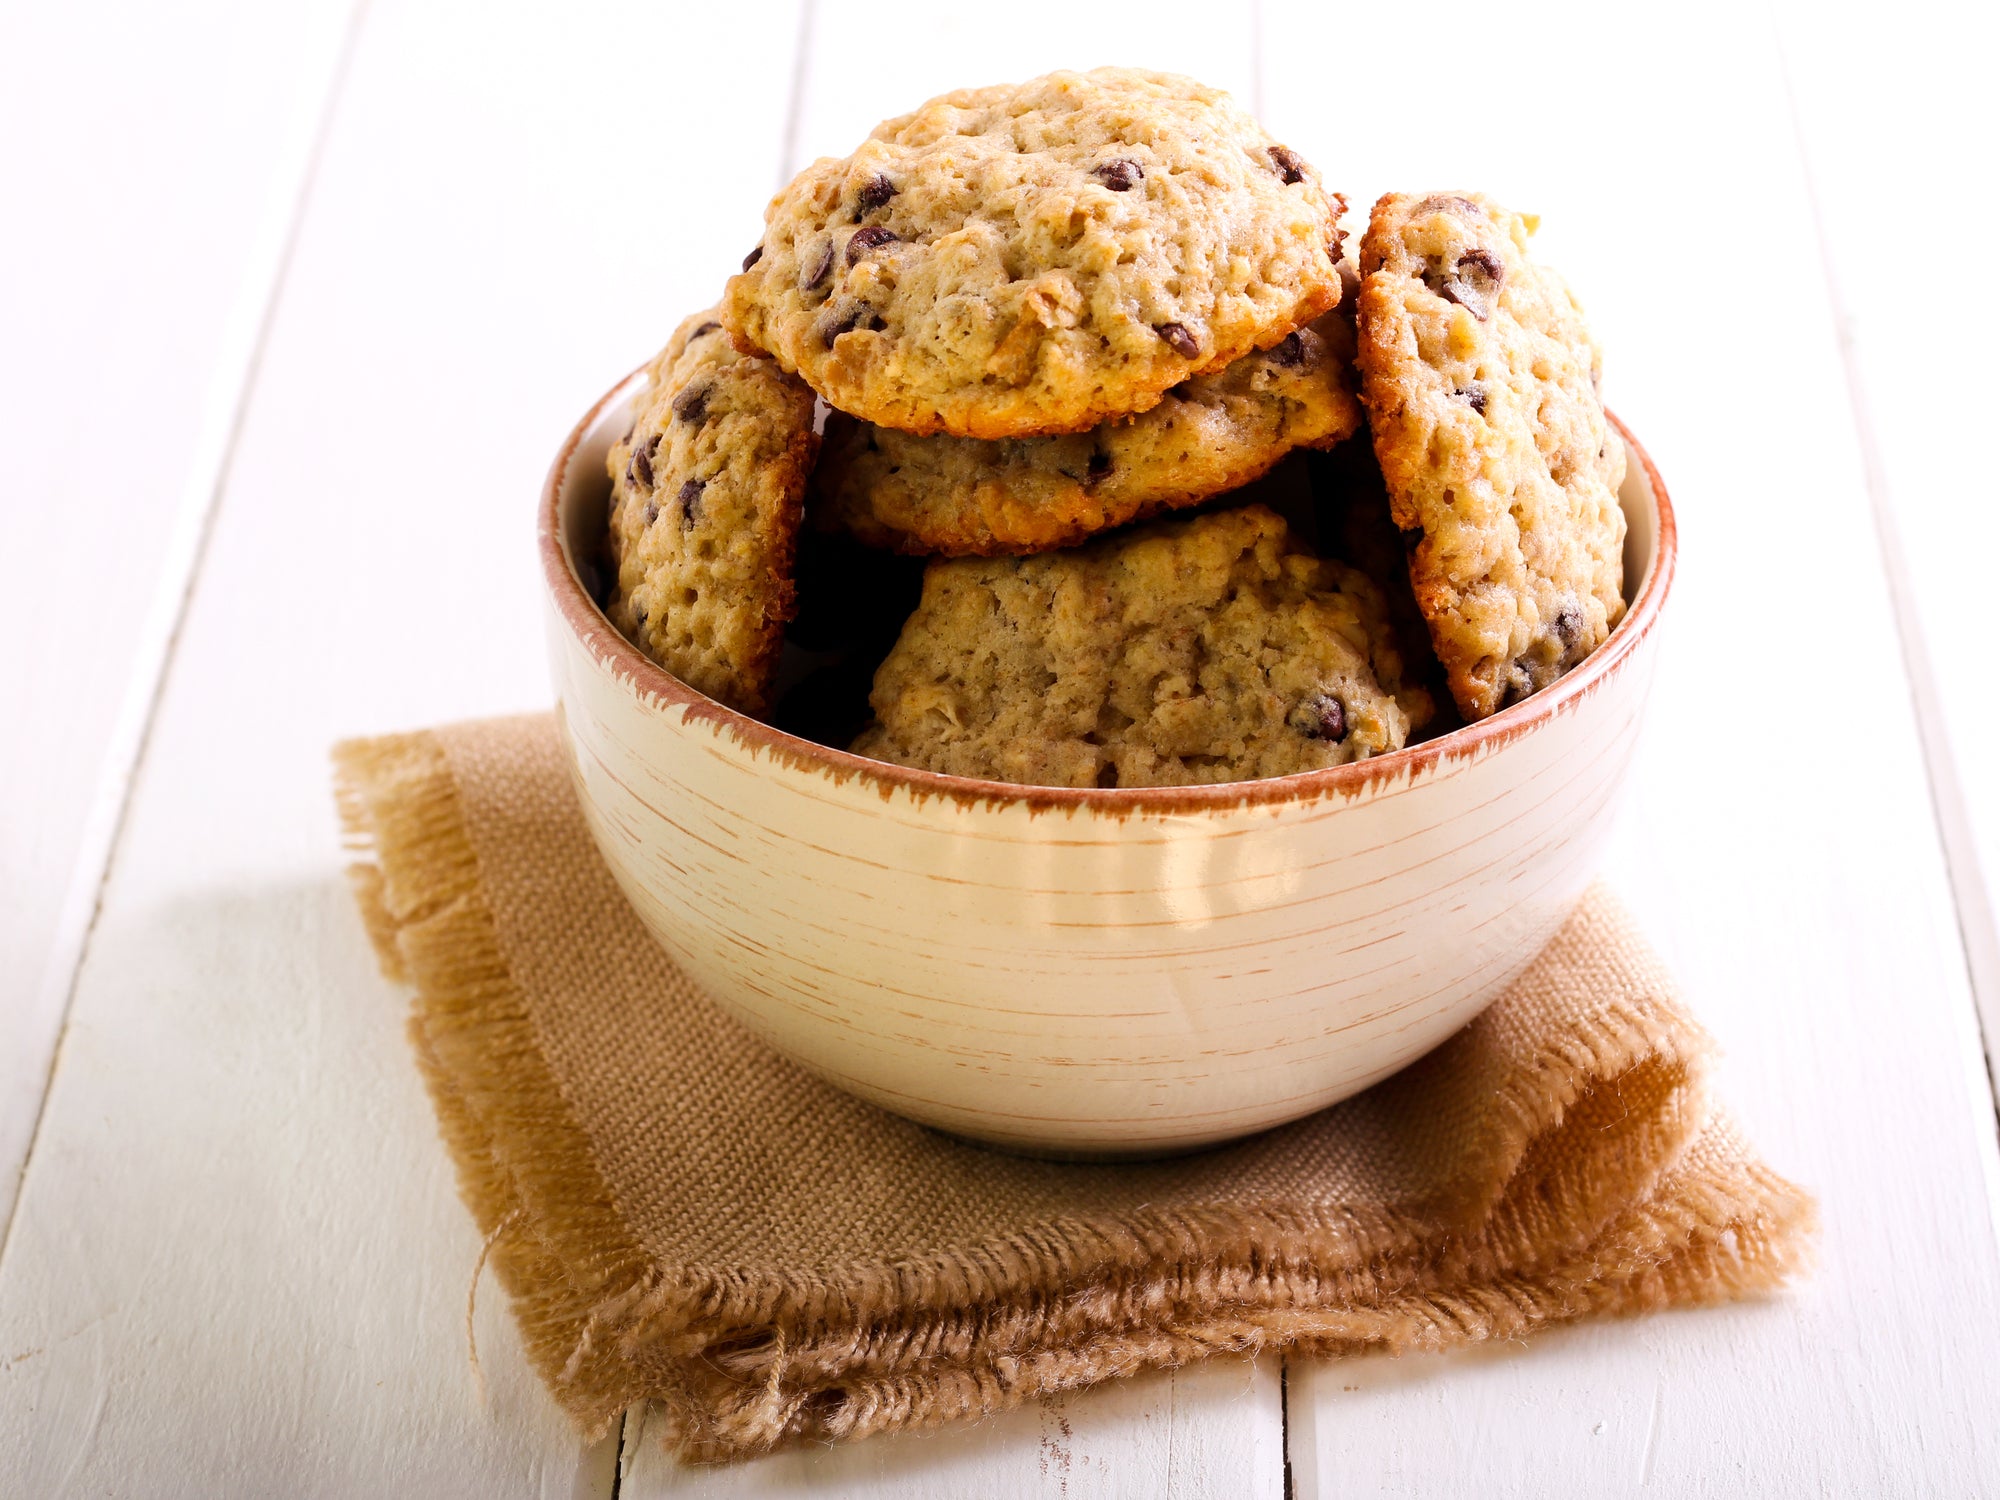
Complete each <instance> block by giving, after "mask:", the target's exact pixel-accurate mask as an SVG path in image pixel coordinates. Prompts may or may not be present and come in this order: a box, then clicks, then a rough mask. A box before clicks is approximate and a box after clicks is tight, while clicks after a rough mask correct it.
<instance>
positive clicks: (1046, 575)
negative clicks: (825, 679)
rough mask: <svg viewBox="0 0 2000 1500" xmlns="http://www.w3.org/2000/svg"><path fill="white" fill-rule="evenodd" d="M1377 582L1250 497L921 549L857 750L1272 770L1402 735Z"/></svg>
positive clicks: (1158, 773) (1189, 779)
mask: <svg viewBox="0 0 2000 1500" xmlns="http://www.w3.org/2000/svg"><path fill="white" fill-rule="evenodd" d="M1401 679H1402V663H1401V661H1400V659H1399V658H1398V656H1397V652H1396V646H1395V640H1394V636H1393V634H1392V632H1391V631H1390V629H1389V627H1388V624H1387V621H1386V619H1385V616H1384V607H1383V603H1382V600H1381V597H1380V595H1379V593H1378V592H1377V591H1376V589H1375V587H1374V585H1372V584H1371V583H1369V581H1368V580H1367V579H1366V578H1364V577H1363V576H1362V575H1361V574H1359V573H1358V572H1356V571H1354V570H1353V569H1351V568H1348V567H1345V566H1343V565H1341V564H1339V563H1334V562H1329V561H1326V560H1324V559H1321V558H1319V557H1316V556H1314V555H1312V554H1311V553H1309V552H1306V551H1305V550H1303V549H1302V548H1301V547H1299V546H1298V544H1297V543H1296V542H1295V541H1294V540H1293V538H1292V537H1291V536H1290V535H1289V533H1288V532H1287V529H1286V526H1285V523H1284V522H1283V521H1282V520H1281V519H1279V517H1278V516H1277V515H1276V514H1274V513H1273V512H1272V511H1270V510H1267V509H1266V508H1264V507H1263V506H1261V505H1251V506H1245V507H1243V508H1241V509H1237V510H1224V511H1216V512H1213V513H1211V514H1206V515H1199V516H1190V517H1184V518H1177V519H1175V520H1171V521H1159V522H1154V523H1153V524H1151V525H1149V526H1144V527H1140V528H1138V529H1137V530H1134V531H1129V532H1120V533H1118V534H1116V535H1114V536H1110V537H1104V538H1100V539H1099V540H1097V541H1095V542H1091V543H1089V544H1088V545H1086V546H1084V547H1081V548H1078V549H1075V550H1073V551H1067V552H1048V553H1042V554H1039V555H1037V556H1033V557H999V558H955V559H951V560H947V561H936V562H932V563H931V564H930V565H929V567H928V568H926V570H925V573H924V591H923V599H922V601H921V603H920V604H919V605H918V607H917V610H916V613H915V614H913V615H912V616H911V617H910V619H909V621H908V623H907V624H905V625H904V627H903V633H902V635H901V637H900V638H899V639H898V641H897V643H896V646H895V649H894V650H892V651H891V652H890V653H889V656H888V659H887V660H886V661H884V662H883V664H882V666H881V669H880V670H879V671H878V672H877V673H876V674H875V690H874V693H873V694H872V696H871V700H870V701H871V702H872V703H873V705H874V709H875V715H876V720H877V722H876V724H875V725H874V726H873V727H871V728H870V729H868V730H867V731H865V732H864V733H863V734H862V736H861V737H860V738H859V739H858V740H856V741H855V744H854V749H855V751H856V752H857V753H859V754H862V755H869V756H874V757H875V758H876V759H878V760H888V761H895V762H898V763H900V764H902V765H908V766H919V767H922V768H925V769H928V770H932V771H942V772H946V773H948V774H951V775H957V776H975V777H982V778H985V779H988V780H995V781H1012V782H1023V783H1028V784H1031V785H1037V786H1078V787H1089V786H1099V787H1111V786H1125V787H1133V786H1183V785H1189V784H1193V783H1201V782H1218V781H1238V780H1246V779H1248V778H1251V777H1256V776H1283V775H1287V774H1289V773H1291V772H1294V771H1309V770H1316V769H1319V768H1320V767H1323V766H1337V765H1341V764H1343V763H1344V762H1347V761H1351V760H1359V759H1361V758H1362V757H1364V756H1368V755H1376V754H1380V753H1382V752H1384V751H1388V750H1394V749H1397V748H1399V747H1400V746H1401V745H1402V744H1403V742H1404V740H1405V738H1406V737H1407V735H1408V732H1409V717H1408V715H1407V714H1406V712H1405V711H1404V709H1403V707H1402V706H1401V705H1400V704H1399V703H1398V702H1397V699H1396V696H1395V695H1396V692H1397V690H1398V689H1399V688H1401V687H1402V685H1403V684H1402V680H1401Z"/></svg>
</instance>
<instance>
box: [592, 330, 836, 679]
mask: <svg viewBox="0 0 2000 1500" xmlns="http://www.w3.org/2000/svg"><path fill="white" fill-rule="evenodd" d="M648 373H649V374H650V376H651V378H652V383H651V385H649V386H648V387H647V388H646V390H645V391H644V392H643V393H642V394H641V395H640V396H639V398H638V400H637V402H636V418H635V420H634V422H633V425H632V430H631V431H630V432H629V433H627V434H626V436H625V437H624V438H623V439H622V440H621V441H620V442H619V443H618V444H617V445H616V446H615V447H613V448H612V450H611V453H610V455H609V457H608V458H607V460H606V462H607V464H608V466H609V467H610V470H611V480H612V496H611V525H610V539H611V557H612V562H613V565H614V570H615V575H616V576H615V581H614V583H613V585H612V589H611V597H610V600H609V603H608V606H607V613H608V614H609V615H610V617H611V622H612V623H613V624H614V625H616V626H617V627H618V629H619V630H620V631H622V632H623V633H624V635H625V636H626V638H627V639H629V640H630V641H631V642H632V643H633V644H634V645H636V646H638V647H639V649H640V650H642V651H644V652H645V653H646V654H647V655H648V656H650V657H651V658H652V659H653V660H654V661H656V662H658V663H659V664H660V665H661V666H663V667H665V668H666V669H667V670H668V671H669V672H672V673H673V674H674V675H675V676H676V677H678V678H680V679H681V681H683V682H685V683H687V684H688V686H690V687H692V688H696V689H698V690H699V691H701V692H704V693H706V694H708V696H709V697H711V698H713V699H715V700H716V701H717V702H719V703H726V704H728V705H729V706H730V707H732V708H736V709H741V710H742V711H743V712H745V713H750V714H761V713H763V712H765V711H766V710H767V709H768V708H769V706H770V698H771V686H772V682H773V680H774V678H775V676H776V672H777V664H778V653H779V650H780V647H781V645H782V642H783V633H784V627H785V622H786V621H787V620H789V619H790V618H791V616H792V605H793V585H792V559H793V555H794V552H795V550H796V548H797V545H798V534H799V523H800V520H801V517H802V515H803V512H804V506H805V487H806V478H807V475H808V474H809V473H810V472H811V470H812V464H813V455H814V454H815V453H816V452H817V450H818V446H819V439H818V438H817V437H815V436H814V434H813V395H812V392H811V391H809V390H807V389H806V387H805V386H804V385H803V384H801V383H800V382H799V380H798V379H796V378H795V377H793V376H791V375H787V374H786V373H785V372H784V371H783V370H781V369H779V368H778V366H777V365H776V364H775V363H773V362H772V361H771V360H768V359H762V358H753V357H751V356H748V355H744V354H741V353H739V352H738V351H737V349H736V346H735V345H734V343H733V342H731V340H730V337H729V335H728V334H727V333H726V332H725V331H724V330H723V328H722V325H721V324H720V322H718V321H717V320H716V318H715V316H714V314H713V312H708V313H697V314H696V315H695V316H694V317H692V318H689V319H688V320H687V321H686V322H685V323H683V324H681V326H680V327H679V328H678V329H676V330H675V331H674V336H673V338H672V340H670V341H669V342H668V344H667V347H666V348H665V349H663V350H661V351H660V354H659V357H658V358H656V359H655V360H654V361H653V363H652V366H651V369H650V370H649V372H648Z"/></svg>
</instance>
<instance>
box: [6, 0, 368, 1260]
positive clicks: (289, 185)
mask: <svg viewBox="0 0 2000 1500" xmlns="http://www.w3.org/2000/svg"><path fill="white" fill-rule="evenodd" d="M368 5H369V0H352V3H351V4H350V5H349V8H348V14H347V21H346V26H345V29H344V30H343V32H342V35H341V41H340V45H339V47H338V48H336V49H335V50H334V53H333V61H332V64H331V66H330V67H328V68H327V70H326V73H325V76H324V81H323V83H322V87H321V90H320V92H319V93H318V94H317V95H314V94H310V93H309V94H307V95H306V97H307V98H316V99H317V100H318V104H317V107H316V108H314V109H312V110H311V111H307V110H303V109H302V110H300V111H299V112H298V114H297V115H296V116H295V117H294V119H295V122H309V123H308V124H305V125H304V128H300V129H298V131H297V139H296V141H295V143H294V147H293V149H292V150H291V151H289V152H288V158H289V159H288V160H286V162H285V165H284V167H283V168H282V169H281V170H280V171H279V172H277V173H275V174H273V175H274V183H275V185H274V189H273V191H272V192H271V194H270V195H269V198H268V199H267V202H268V204H269V205H271V206H270V207H269V208H267V210H266V213H265V215H264V217H263V220H262V222H261V223H260V225H259V228H258V231H257V234H258V239H259V241H261V242H262V243H261V244H260V246H259V248H258V253H257V254H255V255H253V256H252V257H251V260H250V267H249V270H248V272H247V274H246V275H245V277H244V283H243V291H242V292H241V293H239V295H238V297H237V299H236V301H235V304H234V305H233V306H232V308H231V311H230V313H229V317H228V324H227V325H226V328H225V335H224V342H223V355H222V358H221V359H220V360H219V361H218V362H217V365H216V374H215V375H214V376H213V377H212V379H211V399H210V401H209V402H208V403H207V408H206V409H207V416H206V417H205V418H204V426H205V428H206V429H207V430H206V431H204V432H203V434H202V436H201V440H200V443H199V445H198V446H197V448H196V450H195V458H194V461H193V463H192V464H191V465H190V466H189V471H188V480H187V484H186V486H185V487H184V489H183V491H182V496H181V502H180V506H179V509H178V513H177V514H176V516H175V519H174V527H173V531H172V532H171V533H170V535H169V537H168V540H167V546H166V554H165V559H164V562H163V565H162V567H161V570H160V581H159V584H158V586H157V587H156V589H155V590H154V595H153V601H152V604H151V606H150V607H149V608H148V611H147V618H146V623H145V626H144V628H143V629H142V630H141V631H140V633H139V640H140V642H141V644H140V648H139V653H138V659H137V660H136V661H135V662H134V663H133V667H132V674H131V676H130V677H129V678H128V679H127V683H126V690H125V693H124V697H123V701H122V702H121V703H120V705H119V711H118V718H117V721H116V723H115V725H114V728H113V731H112V734H111V738H110V743H109V744H108V746H107V747H106V750H105V754H104V759H103V762H102V769H101V771H100V772H99V776H98V790H97V793H96V795H95V796H94V797H93V799H92V803H91V810H90V814H89V817H88V820H87V821H86V823H85V828H84V836H83V839H82V843H81V847H80V848H79V850H78V853H77V860H76V864H75V865H74V866H73V867H72V871H71V876H70V883H69V889H68V892H67V893H66V895H65V897H64V901H63V907H62V912H61V915H60V917H59V920H58V925H57V929H56V930H57V934H58V936H57V940H56V943H55V946H54V950H53V951H52V953H51V954H50V958H49V962H48V966H47V969H46V971H45V975H44V980H43V984H42V988H41V992H40V995H39V997H38V1000H37V1007H36V1008H37V1011H38V1012H39V1013H41V1014H45V1015H48V1016H50V1017H52V1018H53V1021H54V1024H53V1026H52V1027H51V1028H50V1033H49V1034H50V1036H51V1043H50V1045H49V1048H48V1061H47V1064H46V1065H45V1066H44V1067H43V1069H42V1070H41V1072H42V1079H41V1094H40V1098H39V1099H38V1100H37V1102H36V1106H35V1118H34V1123H33V1125H32V1127H31V1128H30V1130H29V1132H28V1140H27V1148H26V1149H25V1150H24V1151H23V1152H22V1153H21V1160H20V1163H19V1165H18V1166H17V1167H15V1168H14V1170H13V1171H12V1172H11V1173H10V1175H9V1177H8V1179H7V1182H6V1186H5V1198H6V1202H5V1217H6V1223H5V1228H4V1231H0V1265H5V1263H6V1258H7V1252H8V1251H9V1250H10V1249H11V1248H12V1247H13V1243H14V1221H15V1217H16V1214H17V1211H18V1209H19V1207H20V1201H21V1190H22V1188H23V1187H24V1186H25V1184H26V1182H27V1179H28V1169H29V1167H30V1165H31V1164H32V1163H33V1161H34V1157H35V1147H36V1146H37V1144H39V1142H40V1139H41V1132H42V1122H43V1120H44V1119H45V1118H46V1116H47V1112H48V1100H49V1095H50V1093H51V1091H52V1090H53V1088H54V1085H55V1075H56V1071H57V1069H58V1067H59V1066H60V1060H61V1057H62V1050H63V1040H64V1038H65V1036H66V1035H67V1033H68V1030H69V1014H70V1007H71V1005H72V1004H73V1003H74V1001H75V999H76V990H77V984H78V981H79V980H80V978H81V976H82V973H83V968H84V964H85V962H86V961H87V960H88V958H89V956H90V944H91V940H92V939H93V938H94V937H95V935H96V932H97V923H98V919H99V918H100V917H101V916H102V914H103V911H104V896H105V892H106V889H107V888H108V887H109V885H110V882H111V872H112V869H113V868H114V866H115V864H116V862H117V853H118V845H119V843H120V841H121V840H122V839H123V837H124V833H125V825H126V822H127V820H128V819H129V817H130V815H131V809H132V801H133V796H134V793H135V789H136V788H137V786H138V783H139V776H140V772H141V769H142V768H143V766H144V764H145V758H146V750H147V747H148V745H149V744H150V743H151V740H152V734H153V727H154V723H155V721H156V719H157V718H158V715H159V708H160V703H161V701H162V700H163V699H164V697H165V693H166V682H167V677H168V675H169V673H170V672H171V670H172V666H173V660H174V655H175V652H176V650H177V649H178V647H179V644H180V637H181V630H182V627H183V626H184V625H185V623H186V621H187V616H188V610H189V608H190V606H191V604H192V602H193V599H194V593H195V588H196V586H197V584H198V583H199V581H200V576H201V568H202V562H203V560H204V558H205V557H206V555H207V552H208V546H209V539H210V537H211V536H212V535H213V533H214V530H215V520H216V515H217V513H218V511H219V510H220V508H221V502H222V494H223V491H224V489H225V488H226V486H227V484H228V482H229V475H230V470H231V468H232V466H233V464H234V462H235V457H236V446H237V443H238V441H239V439H240V437H241V434H242V431H243V425H244V418H245V416H246V415H247V413H248V410H249V406H250V397H251V393H252V391H253V390H254V388H255V385H256V381H257V373H258V370H259V369H260V367H261V366H262V363H263V358H264V350H265V345H266V343H267V341H268V340H269V337H270V332H271V326H272V324H273V322H274V321H275V318H276V312H277V307H278V303H279V301H280V299H281V297H282V295H283V291H284V285H285V280H286V277H287V275H288V274H289V271H290V267H291V261H292V255H293V252H294V249H295V248H296V246H297V243H298V238H299V231H300V228H301V226H302V225H303V223H304V220H305V213H306V205H307V203H308V202H309V200H310V198H311V195H312V187H313V183H314V181H315V179H316V178H317V176H318V174H319V164H320V158H321V155H322V153H323V152H324V150H325V145H326V139H327V136H328V135H329V133H330V132H331V128H332V122H333V115H334V110H335V106H336V104H337V102H338V100H339V98H340V95H341V92H342V89H343V87H344V85H345V82H346V77H347V71H348V66H349V62H350V60H351V59H352V57H353V54H354V51H355V46H356V42H357V39H358V37H359V35H360V31H361V24H362V20H363V17H364V16H365V15H366V13H367V10H368Z"/></svg>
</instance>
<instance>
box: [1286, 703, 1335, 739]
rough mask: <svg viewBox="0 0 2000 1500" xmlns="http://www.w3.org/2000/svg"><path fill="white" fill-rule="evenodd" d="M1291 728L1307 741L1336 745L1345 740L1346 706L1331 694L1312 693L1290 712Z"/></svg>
mask: <svg viewBox="0 0 2000 1500" xmlns="http://www.w3.org/2000/svg"><path fill="white" fill-rule="evenodd" d="M1292 727H1293V728H1294V729H1296V730H1298V732H1299V733H1300V734H1302V735H1304V736H1305V737H1306V738H1307V739H1309V740H1327V741H1329V742H1331V743H1333V744H1336V745H1338V744H1339V743H1340V742H1341V741H1342V740H1344V739H1346V738H1347V705H1346V704H1344V703H1342V702H1341V701H1340V700H1339V699H1338V698H1336V697H1334V696H1333V695H1332V694H1331V693H1314V694H1313V695H1312V696H1311V697H1310V698H1308V699H1306V700H1305V701H1304V702H1303V703H1301V704H1300V705H1299V706H1298V707H1297V708H1296V709H1294V710H1293V711H1292Z"/></svg>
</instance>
